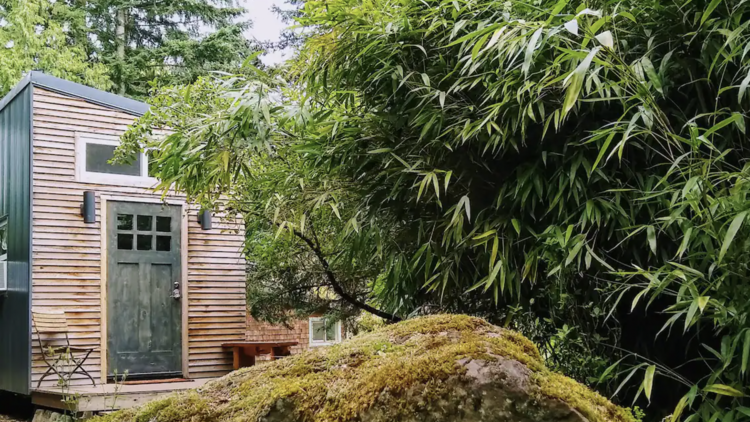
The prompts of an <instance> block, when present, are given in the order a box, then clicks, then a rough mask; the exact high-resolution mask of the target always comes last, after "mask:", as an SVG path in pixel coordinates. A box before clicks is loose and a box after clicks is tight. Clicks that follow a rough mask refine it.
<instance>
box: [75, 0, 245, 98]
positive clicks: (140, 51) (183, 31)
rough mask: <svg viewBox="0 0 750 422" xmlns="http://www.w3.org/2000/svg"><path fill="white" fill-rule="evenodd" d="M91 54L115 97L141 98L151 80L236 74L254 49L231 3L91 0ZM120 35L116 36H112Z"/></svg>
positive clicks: (189, 79)
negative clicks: (93, 38) (109, 81)
mask: <svg viewBox="0 0 750 422" xmlns="http://www.w3.org/2000/svg"><path fill="white" fill-rule="evenodd" d="M87 12H88V14H89V19H90V21H91V28H92V32H93V33H94V34H96V41H95V42H94V43H93V44H92V47H91V52H92V53H93V54H95V55H96V56H97V57H98V58H99V59H100V60H101V61H102V63H104V64H106V65H107V66H108V67H109V69H110V76H111V79H112V81H113V82H114V83H115V85H116V87H117V88H116V90H117V92H118V93H121V94H125V95H128V96H130V97H135V98H145V97H146V96H148V93H149V90H150V89H151V82H152V81H156V84H157V85H174V84H186V83H192V82H194V81H195V80H196V79H197V77H198V76H201V75H206V74H208V73H209V72H211V71H227V72H235V71H237V69H238V67H239V65H240V64H241V63H242V61H243V60H245V59H246V58H247V57H248V56H249V55H250V54H252V53H253V51H254V47H253V46H252V44H251V43H250V41H248V40H247V39H246V38H245V37H244V36H243V34H242V31H243V30H244V29H245V28H247V26H248V25H249V24H246V23H237V22H238V20H239V19H240V17H241V15H242V13H244V9H242V8H240V7H236V6H234V1H233V0H220V1H214V0H166V1H142V0H91V1H90V2H89V5H88V7H87ZM118 31H121V32H118Z"/></svg>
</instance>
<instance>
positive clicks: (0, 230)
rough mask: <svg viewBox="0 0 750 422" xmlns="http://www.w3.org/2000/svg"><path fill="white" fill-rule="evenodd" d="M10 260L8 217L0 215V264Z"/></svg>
mask: <svg viewBox="0 0 750 422" xmlns="http://www.w3.org/2000/svg"><path fill="white" fill-rule="evenodd" d="M7 260H8V216H7V215H0V262H3V261H7Z"/></svg>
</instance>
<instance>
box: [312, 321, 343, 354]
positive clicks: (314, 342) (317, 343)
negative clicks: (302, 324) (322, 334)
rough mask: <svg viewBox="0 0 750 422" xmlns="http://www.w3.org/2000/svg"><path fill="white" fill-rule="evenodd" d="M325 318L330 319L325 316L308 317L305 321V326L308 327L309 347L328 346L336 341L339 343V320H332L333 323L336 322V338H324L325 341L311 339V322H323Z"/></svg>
mask: <svg viewBox="0 0 750 422" xmlns="http://www.w3.org/2000/svg"><path fill="white" fill-rule="evenodd" d="M327 319H330V318H325V317H310V318H309V319H308V322H307V324H308V325H307V327H308V331H309V337H310V338H309V346H310V347H321V346H330V345H333V344H336V343H341V321H340V320H339V321H336V322H334V324H336V338H335V339H334V340H333V341H330V340H328V338H326V340H325V341H320V340H313V322H319V321H323V322H325V320H327ZM326 334H327V333H326Z"/></svg>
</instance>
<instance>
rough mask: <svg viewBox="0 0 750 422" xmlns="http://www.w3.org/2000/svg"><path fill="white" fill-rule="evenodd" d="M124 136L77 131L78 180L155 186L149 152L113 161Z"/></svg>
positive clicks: (120, 184)
mask: <svg viewBox="0 0 750 422" xmlns="http://www.w3.org/2000/svg"><path fill="white" fill-rule="evenodd" d="M118 145H120V139H119V138H118V137H116V136H108V135H98V134H88V133H76V180H77V181H79V182H84V183H96V184H102V185H119V186H135V187H153V186H154V185H156V184H157V183H158V181H157V179H156V178H153V177H149V173H148V161H149V160H148V156H147V155H146V154H145V153H143V152H141V153H139V154H138V155H137V156H136V157H135V159H134V160H132V161H131V162H130V163H121V164H110V162H109V161H110V160H111V159H112V157H113V156H114V153H115V150H116V149H117V146H118Z"/></svg>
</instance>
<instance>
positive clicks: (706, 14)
mask: <svg viewBox="0 0 750 422" xmlns="http://www.w3.org/2000/svg"><path fill="white" fill-rule="evenodd" d="M721 1H722V0H712V1H711V3H709V4H708V7H707V8H706V10H705V11H703V16H702V17H701V24H700V26H703V24H704V23H706V21H707V20H708V18H709V17H710V16H711V13H713V11H714V9H716V6H718V5H719V3H721Z"/></svg>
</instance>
